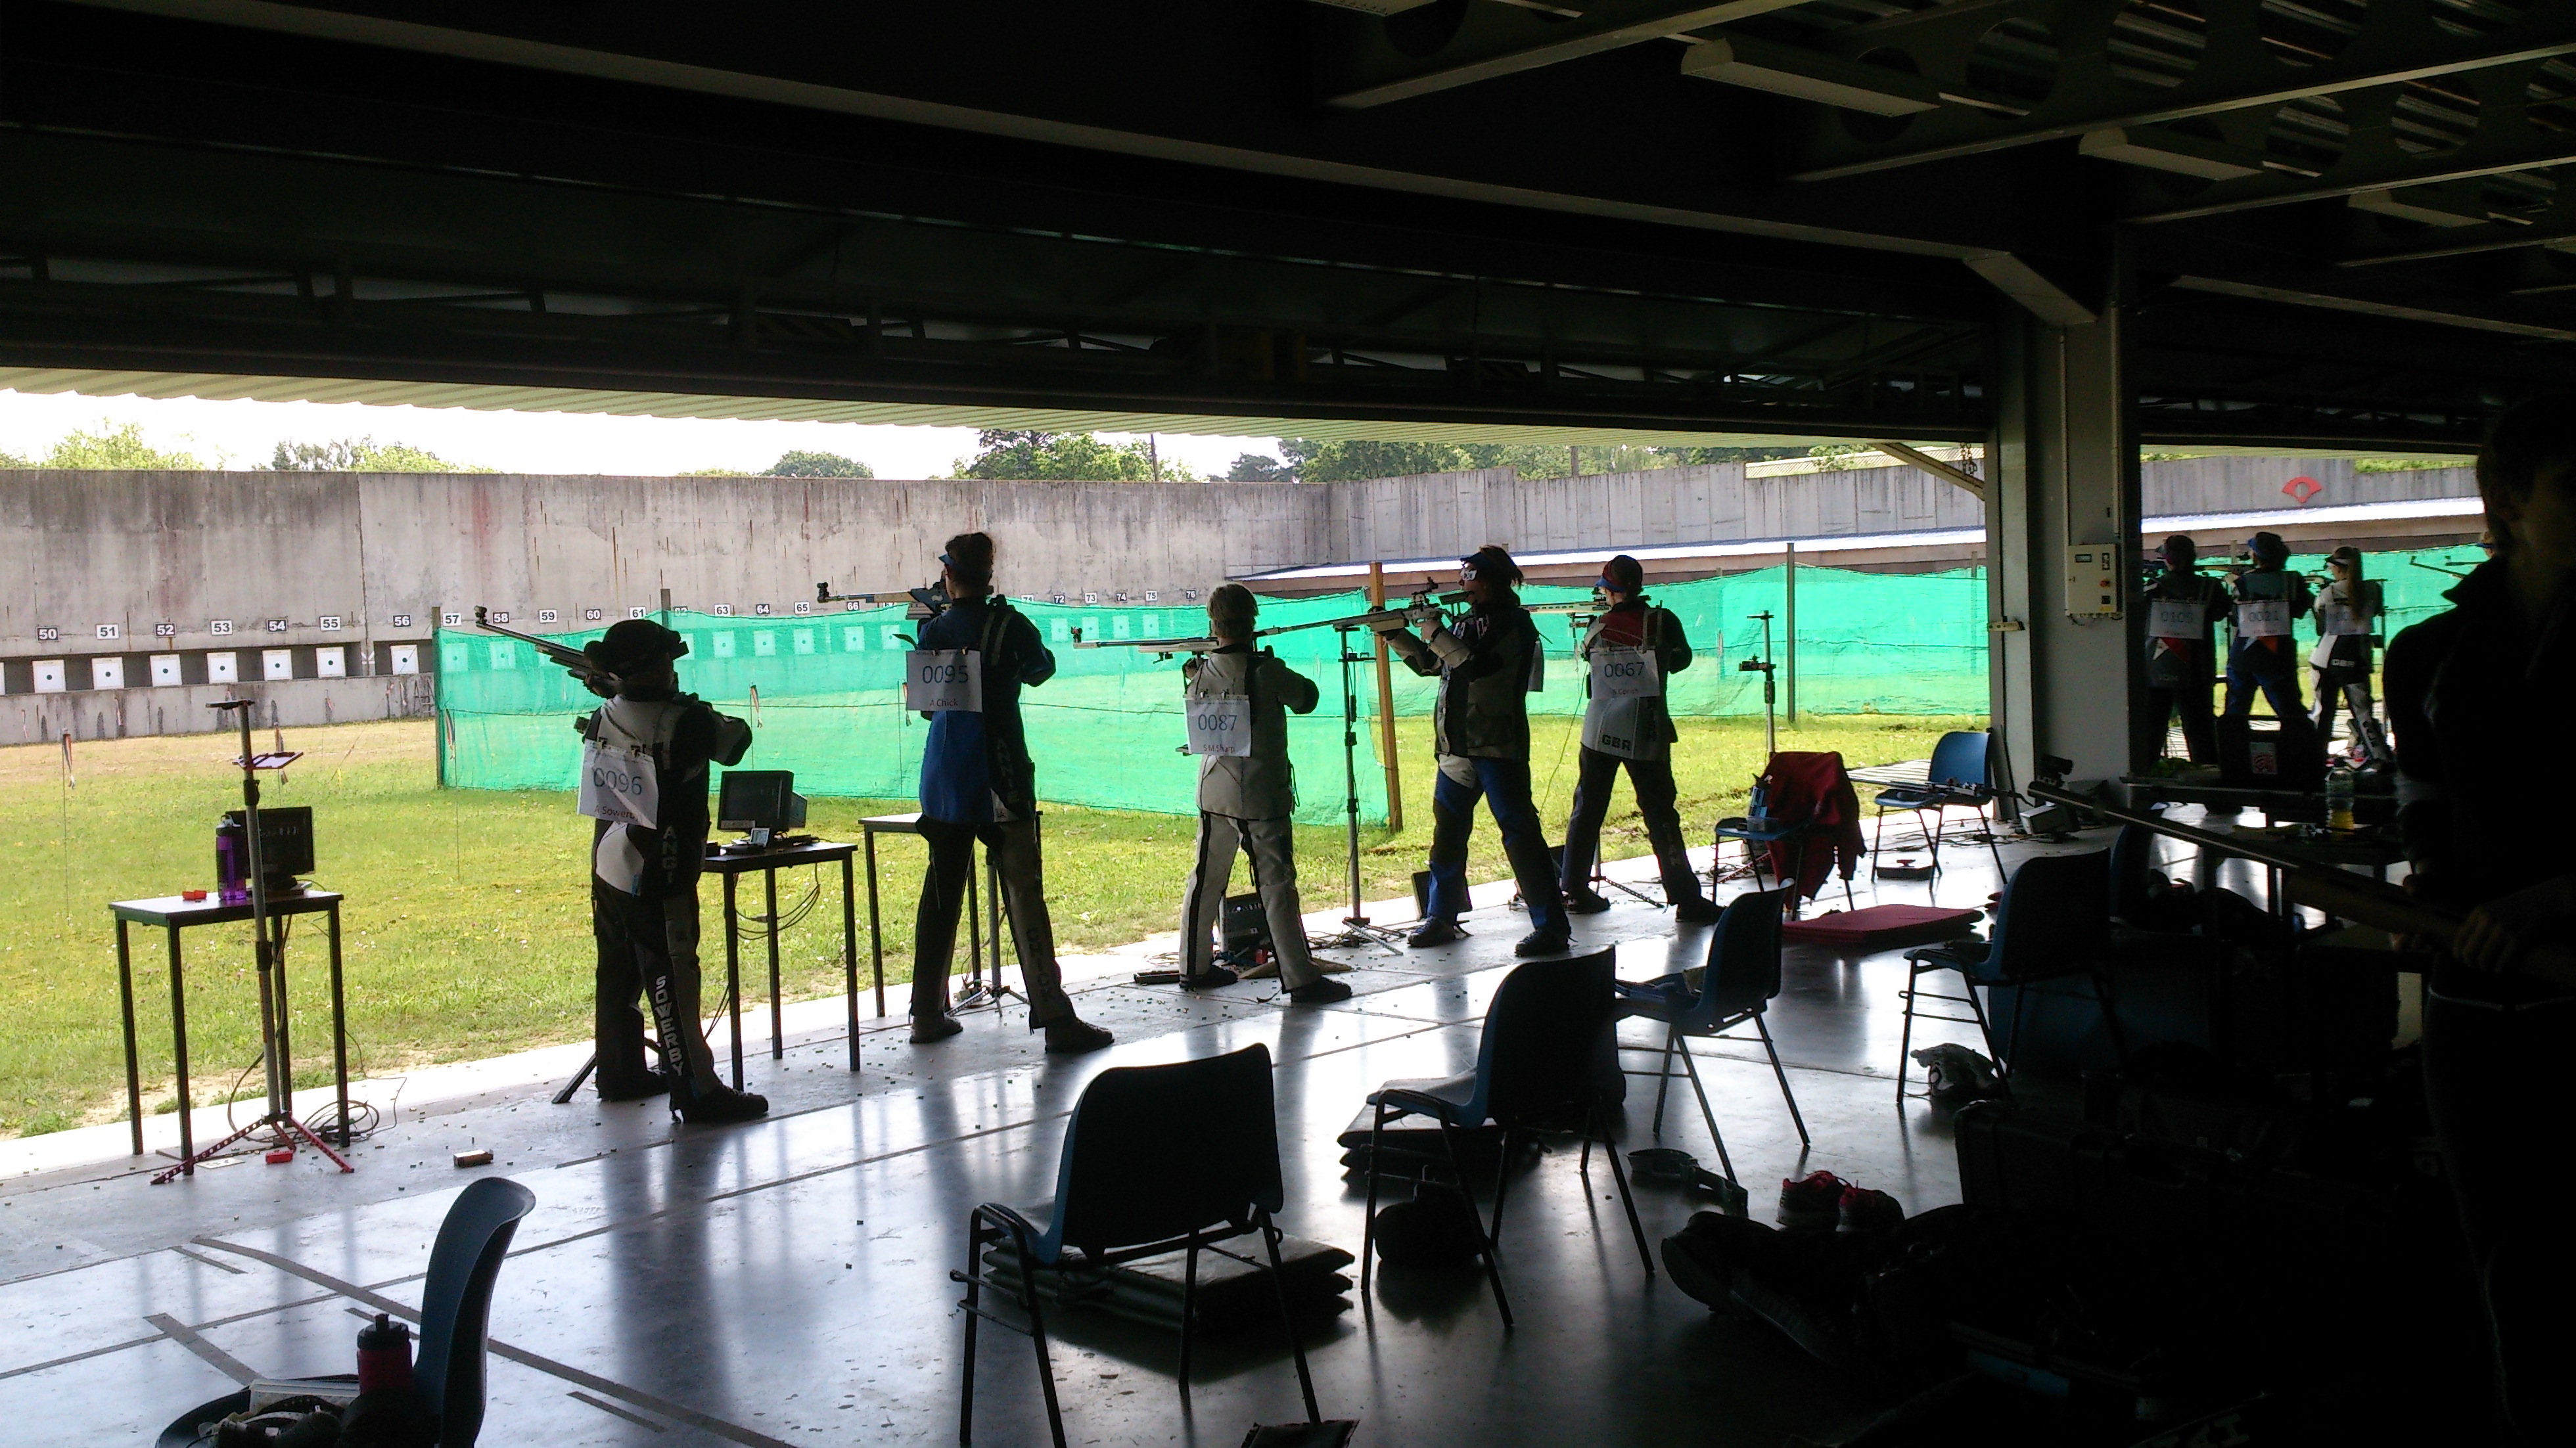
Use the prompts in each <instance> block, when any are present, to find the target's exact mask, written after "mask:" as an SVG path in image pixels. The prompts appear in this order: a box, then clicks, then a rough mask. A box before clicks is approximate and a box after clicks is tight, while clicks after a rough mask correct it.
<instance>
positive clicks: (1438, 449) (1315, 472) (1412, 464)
mask: <svg viewBox="0 0 2576 1448" xmlns="http://www.w3.org/2000/svg"><path fill="white" fill-rule="evenodd" d="M1279 450H1280V452H1281V453H1282V454H1284V455H1285V456H1286V457H1287V459H1288V471H1289V472H1290V473H1292V474H1294V475H1295V476H1296V477H1297V478H1298V479H1299V480H1300V481H1303V482H1309V483H1342V482H1350V481H1352V480H1354V479H1357V478H1401V477H1408V476H1410V475H1412V474H1415V473H1454V472H1460V471H1464V470H1465V469H1468V468H1473V467H1478V466H1481V464H1478V463H1474V462H1470V461H1468V459H1467V453H1466V450H1465V449H1463V448H1461V447H1459V446H1458V445H1457V444H1455V443H1446V442H1317V441H1315V440H1314V439H1312V438H1304V437H1283V438H1281V439H1279Z"/></svg>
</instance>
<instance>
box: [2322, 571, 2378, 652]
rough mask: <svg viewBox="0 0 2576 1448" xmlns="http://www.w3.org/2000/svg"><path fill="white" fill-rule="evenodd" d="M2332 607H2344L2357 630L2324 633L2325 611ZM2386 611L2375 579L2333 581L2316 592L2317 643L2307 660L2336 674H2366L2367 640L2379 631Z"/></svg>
mask: <svg viewBox="0 0 2576 1448" xmlns="http://www.w3.org/2000/svg"><path fill="white" fill-rule="evenodd" d="M2333 609H2348V610H2350V611H2351V615H2352V621H2353V622H2355V623H2358V624H2360V625H2361V632H2359V633H2347V634H2330V633H2327V632H2326V614H2327V612H2328V611H2329V610H2333ZM2387 611H2388V605H2387V603H2386V601H2385V599H2384V598H2383V596H2382V591H2381V589H2380V587H2379V580H2377V579H2375V578H2361V579H2355V580H2354V581H2353V582H2350V583H2344V582H2341V581H2337V582H2334V583H2329V584H2327V585H2326V586H2325V587H2324V588H2322V589H2319V590H2318V591H2317V603H2316V610H2315V612H2316V620H2317V646H2316V648H2315V649H2313V650H2311V651H2310V652H2309V654H2308V663H2309V664H2310V665H2311V666H2313V667H2315V668H2320V669H2329V670H2333V671H2335V672H2338V673H2347V674H2361V675H2364V676H2367V675H2368V674H2369V673H2370V639H2371V635H2373V634H2375V633H2377V632H2379V616H2380V615H2381V614H2383V613H2386V612H2387Z"/></svg>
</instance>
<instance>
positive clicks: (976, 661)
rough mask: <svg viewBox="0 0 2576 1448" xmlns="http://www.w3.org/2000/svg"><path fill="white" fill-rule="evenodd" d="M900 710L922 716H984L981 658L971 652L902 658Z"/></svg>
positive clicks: (918, 652) (928, 653)
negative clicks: (910, 710)
mask: <svg viewBox="0 0 2576 1448" xmlns="http://www.w3.org/2000/svg"><path fill="white" fill-rule="evenodd" d="M903 707H905V708H907V709H912V710H917V711H919V712H921V713H925V714H935V713H941V712H953V713H965V714H981V713H983V712H984V656H983V655H981V654H979V653H977V652H975V651H974V650H973V649H914V650H913V651H912V652H910V653H908V654H905V655H904V656H903Z"/></svg>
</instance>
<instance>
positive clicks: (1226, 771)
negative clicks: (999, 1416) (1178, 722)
mask: <svg viewBox="0 0 2576 1448" xmlns="http://www.w3.org/2000/svg"><path fill="white" fill-rule="evenodd" d="M1181 672H1182V683H1181V691H1182V693H1184V694H1185V695H1187V696H1189V697H1192V698H1221V697H1225V696H1229V695H1231V696H1233V697H1237V698H1244V699H1249V700H1251V714H1252V752H1251V753H1250V754H1245V755H1229V754H1202V755H1200V756H1199V809H1200V811H1201V812H1202V813H1206V814H1220V815H1231V816H1233V817H1234V818H1236V819H1243V820H1276V819H1286V818H1287V817H1288V816H1289V815H1291V814H1294V813H1295V812H1296V809H1297V772H1296V770H1295V768H1294V767H1293V766H1291V765H1290V763H1289V760H1288V715H1289V714H1290V713H1291V712H1292V711H1293V712H1295V713H1299V714H1311V713H1313V712H1315V701H1316V700H1317V699H1318V698H1319V697H1321V691H1320V690H1318V689H1317V688H1316V687H1315V681H1314V680H1312V679H1309V678H1307V677H1306V676H1305V675H1303V674H1301V673H1298V672H1297V671H1296V670H1295V669H1292V668H1290V667H1288V666H1287V665H1286V664H1284V663H1281V662H1280V661H1279V656H1278V655H1277V654H1275V653H1272V652H1271V651H1270V650H1268V649H1262V650H1260V651H1259V652H1257V653H1256V652H1254V650H1253V647H1252V645H1250V644H1248V643H1242V644H1227V645H1226V646H1225V647H1223V648H1221V649H1213V650H1210V651H1209V652H1207V653H1204V654H1201V655H1199V656H1198V657H1197V658H1194V659H1192V660H1190V661H1189V663H1188V664H1186V665H1184V666H1183V668H1182V671H1181Z"/></svg>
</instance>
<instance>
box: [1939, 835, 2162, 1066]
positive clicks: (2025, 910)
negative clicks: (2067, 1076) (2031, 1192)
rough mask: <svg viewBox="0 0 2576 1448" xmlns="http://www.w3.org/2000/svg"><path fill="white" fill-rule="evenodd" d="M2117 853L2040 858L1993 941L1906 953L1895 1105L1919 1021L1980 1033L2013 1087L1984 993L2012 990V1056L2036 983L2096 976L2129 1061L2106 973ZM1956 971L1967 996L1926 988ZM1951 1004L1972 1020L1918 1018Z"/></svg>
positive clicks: (2020, 883)
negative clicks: (1929, 1006)
mask: <svg viewBox="0 0 2576 1448" xmlns="http://www.w3.org/2000/svg"><path fill="white" fill-rule="evenodd" d="M2110 859H2111V856H2110V852H2109V851H2107V850H2091V851H2087V852H2086V853H2084V854H2080V855H2037V856H2033V857H2032V858H2030V859H2027V860H2024V861H2022V862H2021V864H2020V865H2019V866H2018V867H2016V868H2015V869H2014V870H2013V872H2012V876H2011V878H2009V879H2008V880H2006V881H2005V882H2004V891H2003V899H2002V901H2001V903H1999V904H1998V905H1997V906H1996V907H1995V925H1994V930H1993V931H1992V933H1991V936H1990V938H1988V939H1985V940H1977V939H1974V938H1970V939H1964V940H1952V941H1946V942H1944V943H1942V944H1940V945H1931V946H1925V947H1923V948H1921V949H1918V950H1909V951H1907V952H1905V963H1906V966H1907V970H1908V974H1907V977H1906V985H1907V988H1906V989H1905V990H1904V991H1902V992H1900V994H1901V995H1902V996H1903V998H1904V1000H1905V1029H1904V1031H1903V1033H1902V1034H1901V1035H1900V1036H1899V1038H1898V1042H1897V1048H1896V1102H1897V1105H1898V1106H1900V1107H1901V1106H1903V1105H1904V1104H1905V1072H1906V1066H1907V1063H1908V1062H1909V1061H1911V1060H1912V1057H1911V1056H1910V1055H1909V1054H1908V1052H1909V1051H1910V1050H1911V1049H1912V1047H1913V1044H1914V1020H1915V1017H1916V1016H1917V1015H1921V1016H1922V1017H1923V1018H1924V1019H1926V1020H1935V1021H1953V1022H1956V1023H1958V1024H1960V1025H1974V1026H1975V1027H1976V1028H1977V1031H1978V1033H1979V1034H1980V1035H1982V1036H1983V1037H1984V1038H1985V1042H1986V1054H1987V1055H1988V1056H1990V1057H1992V1058H1993V1059H1994V1062H1995V1065H1996V1074H1997V1079H1999V1080H2003V1081H2005V1082H2007V1083H2009V1081H2010V1080H2011V1061H2010V1058H2009V1057H2008V1056H2007V1055H2006V1053H2005V1052H2003V1051H1999V1050H1997V1049H1996V1048H1995V1033H1994V1030H1993V1029H1992V1027H1991V1026H1990V1025H1989V1024H1988V1022H1987V1020H1986V1011H1985V1007H1984V1006H1983V1005H1981V1004H1979V1003H1978V1000H1977V987H1979V986H1984V987H1985V988H1987V989H1988V990H1993V989H1995V988H1997V987H1999V986H2011V987H2013V988H2014V989H2013V1013H2012V1031H2011V1034H2010V1035H2009V1036H2008V1037H2007V1039H2008V1040H2010V1041H2011V1042H2012V1043H2013V1052H2014V1053H2015V1054H2018V1052H2019V1051H2020V1049H2021V1016H2022V1003H2023V1002H2024V1001H2026V1000H2028V999H2029V998H2030V996H2031V993H2032V992H2031V987H2032V986H2033V984H2034V983H2036V982H2040V981H2048V980H2060V979H2064V978H2066V977H2068V976H2076V975H2084V976H2090V977H2091V978H2092V981H2093V992H2094V998H2095V1000H2096V1001H2097V1003H2098V1004H2099V1005H2100V1007H2101V1010H2102V1016H2103V1021H2104V1024H2105V1025H2106V1026H2108V1027H2109V1029H2110V1032H2111V1045H2112V1049H2113V1050H2115V1051H2117V1052H2118V1053H2119V1055H2120V1057H2121V1059H2122V1061H2124V1062H2125V1061H2126V1060H2127V1059H2128V1048H2127V1047H2126V1045H2124V1044H2123V1043H2122V1042H2121V1040H2120V1026H2119V1016H2118V1013H2117V1012H2116V1011H2115V1010H2113V1009H2112V1001H2111V982H2110V977H2109V975H2108V972H2107V970H2106V967H2107V966H2108V965H2109V963H2110V954H2111V911H2110V888H2111V876H2110ZM1941 970H1955V971H1957V972H1958V973H1959V977H1960V979H1961V980H1962V981H1964V982H1965V983H1966V986H1967V993H1966V994H1965V995H1955V996H1954V995H1943V994H1940V993H1939V992H1936V991H1927V990H1924V989H1922V988H1921V986H1920V984H1919V982H1920V981H1921V980H1922V978H1923V976H1924V974H1925V973H1926V972H1930V971H1941ZM1918 998H1921V999H1927V1000H1938V1001H1950V1002H1953V1003H1956V1004H1960V1005H1965V1006H1966V1007H1967V1008H1968V1010H1969V1012H1970V1014H1969V1015H1966V1016H1944V1015H1934V1014H1932V1013H1930V1012H1928V1011H1917V1010H1916V1009H1915V1005H1914V1003H1915V1001H1916V1000H1917V999H1918Z"/></svg>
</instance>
